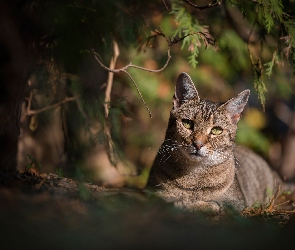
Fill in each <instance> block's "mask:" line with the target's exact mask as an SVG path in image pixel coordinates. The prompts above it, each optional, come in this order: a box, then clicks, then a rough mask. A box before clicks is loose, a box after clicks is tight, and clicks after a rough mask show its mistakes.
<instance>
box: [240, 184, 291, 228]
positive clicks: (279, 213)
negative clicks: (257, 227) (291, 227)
mask: <svg viewBox="0 0 295 250" xmlns="http://www.w3.org/2000/svg"><path fill="white" fill-rule="evenodd" d="M242 215H244V216H246V217H255V216H256V217H261V218H262V219H276V220H278V222H279V223H280V224H285V223H287V222H288V221H289V220H290V219H291V218H293V217H295V192H293V193H291V192H286V191H284V192H281V187H280V186H278V188H277V190H276V191H275V192H274V194H273V195H271V196H270V198H269V202H268V203H267V204H265V205H261V204H257V203H255V204H254V205H252V206H251V207H247V208H245V209H244V210H243V211H242Z"/></svg>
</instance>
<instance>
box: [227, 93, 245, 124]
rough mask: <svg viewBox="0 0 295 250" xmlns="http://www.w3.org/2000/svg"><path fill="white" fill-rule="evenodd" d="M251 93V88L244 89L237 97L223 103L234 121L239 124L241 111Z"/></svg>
mask: <svg viewBox="0 0 295 250" xmlns="http://www.w3.org/2000/svg"><path fill="white" fill-rule="evenodd" d="M249 95H250V90H248V89H247V90H244V91H243V92H241V93H240V94H239V95H238V96H237V97H234V98H232V99H230V100H228V101H227V102H226V103H225V104H223V105H222V106H224V107H225V109H226V111H227V112H228V115H229V117H230V119H231V121H232V123H234V124H237V122H238V121H239V120H240V117H241V113H242V111H243V110H244V107H245V106H246V104H247V102H248V98H249Z"/></svg>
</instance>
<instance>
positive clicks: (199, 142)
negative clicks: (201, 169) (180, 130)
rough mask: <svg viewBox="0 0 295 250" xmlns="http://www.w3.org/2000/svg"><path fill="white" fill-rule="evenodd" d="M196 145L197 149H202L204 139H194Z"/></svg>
mask: <svg viewBox="0 0 295 250" xmlns="http://www.w3.org/2000/svg"><path fill="white" fill-rule="evenodd" d="M194 145H195V147H196V149H197V150H200V149H201V147H203V146H204V143H203V142H202V141H198V140H197V141H194Z"/></svg>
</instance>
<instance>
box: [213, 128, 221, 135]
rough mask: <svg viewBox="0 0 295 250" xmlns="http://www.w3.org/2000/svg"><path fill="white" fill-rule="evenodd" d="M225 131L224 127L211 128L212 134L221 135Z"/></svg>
mask: <svg viewBox="0 0 295 250" xmlns="http://www.w3.org/2000/svg"><path fill="white" fill-rule="evenodd" d="M222 132H223V129H222V128H221V127H213V128H212V129H211V134H212V135H220V134H221V133H222Z"/></svg>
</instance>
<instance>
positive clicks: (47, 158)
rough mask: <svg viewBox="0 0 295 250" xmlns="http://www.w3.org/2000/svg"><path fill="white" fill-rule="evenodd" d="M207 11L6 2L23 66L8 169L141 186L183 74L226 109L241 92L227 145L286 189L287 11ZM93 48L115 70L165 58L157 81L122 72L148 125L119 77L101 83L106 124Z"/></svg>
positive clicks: (292, 102)
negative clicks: (248, 151) (26, 46)
mask: <svg viewBox="0 0 295 250" xmlns="http://www.w3.org/2000/svg"><path fill="white" fill-rule="evenodd" d="M210 2H211V1H205V0H204V1H202V0H200V1H180V0H162V1H161V0H158V1H156V0H154V1H136V0H118V1H90V0H89V1H88V0H86V1H62V2H60V1H37V0H35V1H34V0H31V1H15V5H14V6H13V8H17V9H18V10H19V12H18V14H19V15H20V16H21V19H20V22H21V23H22V28H23V30H24V34H25V35H24V37H25V39H27V40H29V41H30V44H31V46H32V57H33V59H32V61H33V63H32V67H31V69H30V77H29V80H28V82H27V84H26V85H27V86H26V92H25V101H24V103H23V107H22V116H21V134H20V137H19V142H18V169H19V170H20V171H24V170H25V169H28V168H34V171H37V172H40V173H42V172H53V173H57V174H59V175H60V176H70V177H75V178H78V179H83V180H89V181H93V182H95V183H98V184H102V185H110V186H124V185H128V186H136V187H144V185H145V181H146V180H147V177H148V171H149V169H150V167H151V165H152V163H153V159H154V157H155V155H156V153H157V150H158V148H159V146H160V145H161V143H162V141H163V139H164V136H165V131H166V128H167V124H168V118H169V112H170V110H171V108H172V102H171V100H172V96H173V94H174V86H175V82H176V79H177V77H178V75H179V74H180V73H181V72H187V73H188V74H189V75H190V76H191V78H192V79H193V81H194V83H195V85H196V88H197V90H198V92H199V95H200V96H201V98H203V99H210V100H213V101H225V100H227V99H229V98H231V97H233V96H235V95H237V94H238V93H239V92H241V91H242V90H244V89H250V90H251V96H250V99H249V105H248V106H247V108H246V109H245V111H244V113H243V118H242V120H241V121H240V122H239V130H238V133H237V143H238V144H243V145H246V146H248V147H250V148H252V149H253V150H255V151H256V152H258V153H259V154H260V155H261V156H262V157H264V158H265V159H266V160H267V161H268V162H269V163H270V164H271V166H272V167H273V168H274V169H276V170H277V171H278V172H279V173H280V175H281V176H282V177H284V178H286V179H287V180H294V178H295V133H294V131H295V116H294V114H295V113H294V108H295V99H294V87H295V85H294V84H295V81H294V77H293V68H294V65H293V61H294V58H295V56H294V55H293V53H294V48H295V42H294V38H293V37H292V34H293V33H294V35H295V26H294V23H295V22H294V17H293V16H292V15H295V13H294V12H295V1H271V0H269V1H268V0H265V1H227V0H226V1H219V2H218V1H213V2H212V3H213V5H214V6H213V7H211V5H209V3H210ZM218 3H220V4H218ZM193 5H198V6H197V7H196V6H193ZM215 5H216V6H215ZM200 6H204V7H205V8H203V9H200V8H199V7H200ZM292 11H293V13H292ZM292 32H293V33H292ZM149 37H150V39H147V38H149ZM176 41H178V42H176ZM174 42H175V43H174ZM114 44H117V45H118V51H117V52H118V58H116V59H115V53H114V48H115V45H114ZM92 49H93V50H94V51H95V52H96V53H97V58H98V59H99V60H100V62H102V63H103V64H104V65H105V66H106V67H110V65H111V61H112V60H113V61H114V59H115V68H116V69H120V68H122V67H125V66H126V65H128V64H129V63H130V61H132V63H133V64H134V65H138V66H141V67H144V68H146V69H152V70H156V69H161V68H162V67H163V66H164V65H165V63H166V62H167V51H168V49H170V54H171V60H170V61H169V63H168V65H167V67H165V68H164V69H163V70H161V71H160V72H148V71H144V70H140V69H137V68H128V69H127V71H128V72H129V74H130V75H131V76H132V78H133V80H134V81H135V83H136V84H137V86H138V88H139V91H140V93H141V94H142V97H143V99H144V100H145V102H146V105H147V106H148V108H149V109H150V112H151V115H152V118H150V116H149V113H148V111H147V109H146V107H145V105H144V103H143V101H142V100H141V98H140V96H139V94H138V92H137V89H136V87H135V85H134V83H133V81H132V79H131V78H130V77H128V75H127V74H125V73H124V72H119V73H115V74H114V76H113V80H112V81H111V82H112V88H111V92H110V100H108V101H107V109H108V111H109V113H108V117H107V118H106V114H105V112H106V106H105V104H106V98H105V97H106V89H107V86H108V80H110V76H109V72H108V71H107V70H105V69H104V68H102V67H101V66H100V64H99V62H98V61H97V60H96V59H95V57H94V54H93V50H92ZM292 60H293V61H292Z"/></svg>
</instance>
